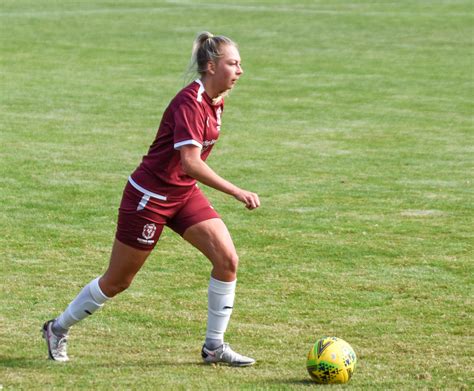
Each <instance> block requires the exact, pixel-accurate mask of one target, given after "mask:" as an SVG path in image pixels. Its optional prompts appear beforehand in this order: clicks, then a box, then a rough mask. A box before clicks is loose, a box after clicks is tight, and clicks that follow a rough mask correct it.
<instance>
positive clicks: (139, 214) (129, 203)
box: [115, 182, 220, 250]
mask: <svg viewBox="0 0 474 391" xmlns="http://www.w3.org/2000/svg"><path fill="white" fill-rule="evenodd" d="M214 218H220V216H219V214H218V213H217V212H216V211H215V210H214V208H213V207H212V206H211V204H210V203H209V201H208V200H207V198H206V197H205V196H204V194H203V193H202V192H201V190H200V189H199V188H198V187H194V188H193V190H192V192H191V193H190V194H189V195H188V196H187V197H186V198H183V199H182V200H173V201H170V200H167V201H162V200H160V199H158V198H155V197H153V196H149V195H147V194H144V193H142V192H141V191H139V190H137V189H135V188H134V187H133V186H132V185H131V184H130V182H128V183H127V185H126V186H125V190H124V191H123V197H122V202H121V203H120V208H119V215H118V224H117V232H116V234H115V237H116V238H117V239H118V240H119V241H120V242H122V243H125V244H127V245H129V246H131V247H134V248H137V249H140V250H152V249H153V248H154V247H155V245H156V243H157V242H158V239H159V238H160V235H161V232H162V231H163V228H164V226H165V225H166V226H168V227H170V228H171V229H172V230H173V231H175V232H177V233H178V234H180V235H183V234H184V232H185V231H186V229H188V228H189V227H191V226H192V225H194V224H197V223H199V222H201V221H204V220H209V219H214Z"/></svg>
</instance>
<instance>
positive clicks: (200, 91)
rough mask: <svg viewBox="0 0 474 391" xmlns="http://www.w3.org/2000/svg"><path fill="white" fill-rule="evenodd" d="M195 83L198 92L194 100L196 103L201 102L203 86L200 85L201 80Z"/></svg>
mask: <svg viewBox="0 0 474 391" xmlns="http://www.w3.org/2000/svg"><path fill="white" fill-rule="evenodd" d="M195 82H196V83H198V84H199V90H198V94H197V98H196V99H197V101H198V102H202V94H203V93H204V84H202V81H201V79H196V80H195Z"/></svg>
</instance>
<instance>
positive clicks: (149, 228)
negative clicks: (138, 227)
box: [142, 224, 156, 240]
mask: <svg viewBox="0 0 474 391" xmlns="http://www.w3.org/2000/svg"><path fill="white" fill-rule="evenodd" d="M155 232H156V225H155V224H146V225H145V226H144V227H143V232H142V236H143V237H144V238H145V239H146V240H149V239H151V238H152V237H153V236H154V235H155Z"/></svg>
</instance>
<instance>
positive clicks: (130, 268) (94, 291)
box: [43, 183, 165, 361]
mask: <svg viewBox="0 0 474 391" xmlns="http://www.w3.org/2000/svg"><path fill="white" fill-rule="evenodd" d="M148 201H149V203H150V204H153V207H149V206H148V207H146V204H147V203H148ZM158 210H160V205H154V203H153V200H150V199H149V197H147V198H146V199H145V197H144V194H143V193H141V192H139V191H137V190H136V189H135V188H133V187H132V186H131V185H130V183H128V184H127V186H126V187H125V189H124V193H123V197H122V202H121V204H120V209H119V216H118V224H117V232H116V239H115V242H114V245H113V247H112V253H111V256H110V262H109V267H108V269H107V271H106V272H105V274H104V275H103V276H102V277H97V278H95V279H93V280H92V281H91V282H89V284H87V285H86V286H85V287H84V288H83V289H82V290H81V291H80V292H79V294H78V295H77V296H76V298H75V299H74V300H73V301H72V302H71V303H70V304H69V306H68V307H67V308H66V310H65V311H64V312H63V313H62V314H61V315H60V316H59V317H58V318H56V319H53V320H51V321H48V322H46V323H45V324H44V326H43V336H44V337H45V339H46V341H47V344H48V352H49V356H50V358H52V359H54V360H57V361H67V359H68V358H67V354H66V335H67V332H68V330H69V328H70V327H71V326H72V325H74V324H75V323H77V322H79V321H81V320H83V319H84V318H86V317H87V316H90V315H92V314H93V313H94V312H95V311H97V310H98V309H99V308H101V307H102V306H103V305H104V303H105V302H106V301H107V300H108V299H109V298H111V297H113V296H115V295H116V294H118V293H120V292H122V291H123V290H125V289H127V288H128V286H129V285H130V284H131V282H132V280H133V278H134V277H135V274H136V273H137V272H138V271H139V270H140V268H141V267H142V265H143V263H144V262H145V260H146V258H147V257H148V255H149V254H150V252H151V251H152V250H153V247H154V246H155V245H156V242H157V241H158V239H159V237H160V234H161V232H162V230H163V225H164V223H165V218H164V217H163V216H162V215H160V212H159V211H158Z"/></svg>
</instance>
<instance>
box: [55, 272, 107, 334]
mask: <svg viewBox="0 0 474 391" xmlns="http://www.w3.org/2000/svg"><path fill="white" fill-rule="evenodd" d="M99 279H100V277H97V278H96V279H94V280H92V281H91V282H90V283H89V284H87V285H86V286H85V287H84V288H83V289H82V290H81V291H80V292H79V294H78V295H77V296H76V298H75V299H74V300H73V301H72V302H71V303H70V304H69V305H68V307H67V308H66V310H65V311H64V312H63V313H62V314H61V315H59V317H58V318H57V319H56V321H55V322H54V324H53V330H54V325H56V326H57V328H58V329H62V330H68V329H69V328H70V327H71V326H72V325H73V324H75V323H77V322H79V321H80V320H82V319H84V318H86V317H88V316H89V315H92V314H93V313H94V312H95V311H97V310H98V309H99V308H100V307H102V306H103V305H104V303H105V302H106V301H107V300H108V299H109V297H107V296H105V295H104V292H102V290H101V289H100V286H99Z"/></svg>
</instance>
